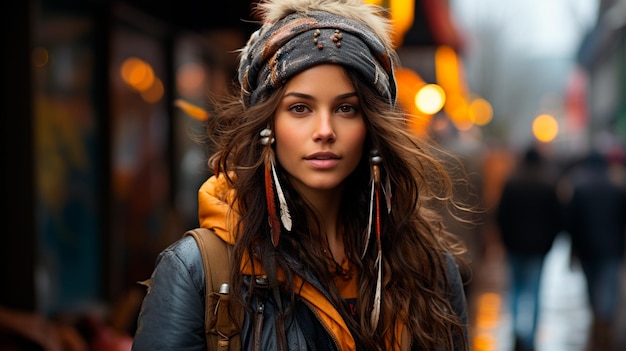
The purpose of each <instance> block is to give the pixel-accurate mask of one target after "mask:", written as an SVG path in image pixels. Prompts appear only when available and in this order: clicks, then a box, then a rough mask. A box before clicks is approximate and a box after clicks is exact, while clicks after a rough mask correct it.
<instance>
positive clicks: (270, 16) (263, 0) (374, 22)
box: [254, 0, 392, 49]
mask: <svg viewBox="0 0 626 351" xmlns="http://www.w3.org/2000/svg"><path fill="white" fill-rule="evenodd" d="M309 11H326V12H330V13H334V14H337V15H339V16H343V17H346V18H348V19H351V20H353V21H356V22H360V23H362V24H364V25H366V26H368V27H369V28H371V30H372V31H373V32H374V34H376V36H378V38H379V39H380V40H381V41H382V43H383V44H384V45H385V47H387V48H389V49H390V48H391V47H392V41H391V36H390V32H389V31H390V30H391V23H390V21H389V19H388V17H387V15H388V14H387V13H386V10H385V9H384V8H383V7H380V6H376V5H372V4H367V3H365V2H363V0H260V1H259V3H258V4H257V6H256V8H255V10H254V12H255V14H256V15H258V16H259V18H261V19H262V21H263V22H264V23H266V22H269V23H276V22H278V21H279V20H281V19H282V18H284V17H286V16H288V15H289V14H292V13H294V12H300V13H307V12H309Z"/></svg>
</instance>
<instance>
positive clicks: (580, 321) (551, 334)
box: [469, 235, 626, 351]
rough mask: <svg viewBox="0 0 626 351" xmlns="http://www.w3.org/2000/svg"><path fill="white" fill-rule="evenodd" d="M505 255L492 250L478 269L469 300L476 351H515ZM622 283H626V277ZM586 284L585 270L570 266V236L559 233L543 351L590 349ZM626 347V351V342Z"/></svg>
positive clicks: (547, 283)
mask: <svg viewBox="0 0 626 351" xmlns="http://www.w3.org/2000/svg"><path fill="white" fill-rule="evenodd" d="M504 259H505V256H504V252H503V251H502V250H497V249H496V250H490V251H489V252H488V254H487V255H486V257H485V258H484V260H483V263H482V264H481V265H480V269H479V271H478V272H475V279H477V283H476V287H475V288H473V290H472V291H473V292H472V294H471V297H470V299H469V301H470V311H471V313H472V316H471V317H472V320H473V322H472V328H471V338H472V347H473V348H472V350H473V351H513V338H512V330H511V318H510V317H511V316H510V314H509V311H508V306H507V298H508V296H507V267H506V264H505V261H504ZM622 281H623V282H625V283H626V279H623V280H622ZM585 284H586V282H585V278H584V276H583V275H582V272H581V271H580V268H579V267H578V266H576V265H573V266H572V265H570V262H569V239H568V238H567V236H565V235H561V236H559V237H557V239H556V241H555V243H554V245H553V248H552V250H551V251H550V253H549V254H548V256H547V257H546V262H545V267H544V273H543V277H542V289H541V298H542V299H543V300H542V301H543V302H542V303H543V305H542V308H541V312H540V320H539V326H538V335H537V351H584V350H585V344H586V341H587V338H588V335H589V333H588V326H589V324H590V321H591V318H590V317H591V314H590V311H589V307H588V305H587V294H586V291H585ZM623 288H624V289H623V290H622V291H626V287H623ZM622 300H625V299H624V298H623V299H622ZM623 306H625V307H626V304H623ZM622 310H624V308H622ZM617 334H618V338H619V339H620V342H621V344H622V345H626V343H625V342H624V341H626V340H623V339H626V313H624V312H620V319H619V321H618V329H617ZM622 350H624V351H626V346H624V347H623V349H622Z"/></svg>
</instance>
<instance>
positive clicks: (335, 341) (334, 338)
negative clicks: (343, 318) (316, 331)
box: [302, 299, 341, 350]
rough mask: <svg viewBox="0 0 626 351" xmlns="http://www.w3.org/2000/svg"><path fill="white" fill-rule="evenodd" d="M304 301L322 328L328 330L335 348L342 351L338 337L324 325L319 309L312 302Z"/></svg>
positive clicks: (327, 332)
mask: <svg viewBox="0 0 626 351" xmlns="http://www.w3.org/2000/svg"><path fill="white" fill-rule="evenodd" d="M302 301H303V302H304V304H305V305H307V307H308V308H309V310H311V311H312V312H313V314H314V315H315V318H317V320H318V321H319V322H320V324H321V325H322V328H324V330H326V334H328V335H329V336H330V338H331V339H332V340H333V343H334V344H335V347H336V349H337V350H341V347H339V340H338V339H337V335H335V334H334V333H333V332H331V330H330V329H329V328H328V326H327V325H326V324H325V323H324V321H323V320H322V317H320V315H319V311H317V309H316V308H315V307H314V306H312V305H311V303H310V302H308V301H306V300H304V299H302Z"/></svg>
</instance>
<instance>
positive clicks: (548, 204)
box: [496, 156, 564, 255]
mask: <svg viewBox="0 0 626 351" xmlns="http://www.w3.org/2000/svg"><path fill="white" fill-rule="evenodd" d="M529 158H530V156H527V159H526V160H525V162H524V163H523V164H522V166H521V167H520V168H519V169H518V170H517V171H516V172H515V173H514V174H513V175H512V176H511V178H510V179H508V180H507V182H506V183H505V186H504V189H503V191H502V195H501V198H500V203H499V205H498V207H497V209H496V211H497V213H496V219H497V224H498V226H499V228H500V235H501V239H502V243H503V244H504V247H505V248H506V250H507V251H508V252H512V253H518V254H533V255H534V254H539V255H545V254H547V253H548V251H550V248H551V247H552V243H553V242H554V239H555V237H556V235H557V234H558V233H559V232H560V231H561V230H563V225H564V224H563V210H562V205H561V203H560V202H559V200H558V197H557V188H556V182H555V180H554V179H555V177H554V176H553V173H552V172H550V171H549V170H547V169H546V165H545V164H544V163H542V161H541V160H535V159H529Z"/></svg>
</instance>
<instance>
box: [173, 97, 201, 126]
mask: <svg viewBox="0 0 626 351" xmlns="http://www.w3.org/2000/svg"><path fill="white" fill-rule="evenodd" d="M174 105H176V106H178V107H179V108H180V109H181V110H183V111H184V112H185V113H186V114H188V115H189V116H191V117H193V118H195V119H197V120H199V121H204V120H205V119H207V118H209V113H208V112H207V111H206V110H205V109H203V108H202V107H199V106H196V105H194V104H192V103H190V102H187V101H185V100H182V99H178V100H176V101H174Z"/></svg>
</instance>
